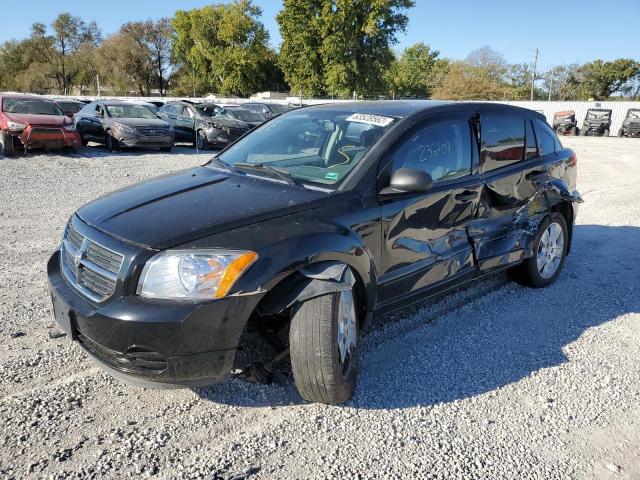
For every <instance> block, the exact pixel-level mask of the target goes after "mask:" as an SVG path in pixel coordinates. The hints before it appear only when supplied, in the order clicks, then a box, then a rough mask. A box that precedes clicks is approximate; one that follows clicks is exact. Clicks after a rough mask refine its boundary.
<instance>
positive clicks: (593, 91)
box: [570, 58, 640, 100]
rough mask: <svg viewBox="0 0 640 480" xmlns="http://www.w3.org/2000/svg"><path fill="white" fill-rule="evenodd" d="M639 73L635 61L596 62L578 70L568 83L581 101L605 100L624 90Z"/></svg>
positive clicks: (638, 64) (638, 66)
mask: <svg viewBox="0 0 640 480" xmlns="http://www.w3.org/2000/svg"><path fill="white" fill-rule="evenodd" d="M639 72H640V63H638V62H636V61H635V60H631V59H625V58H619V59H617V60H613V61H610V62H603V61H602V60H596V61H594V62H590V63H585V64H584V65H582V66H581V67H580V68H578V69H577V71H576V72H575V74H574V75H572V77H571V80H570V82H571V83H572V85H573V86H574V87H575V88H576V89H577V91H578V92H579V96H580V97H581V98H582V99H584V100H587V99H589V98H593V99H594V100H606V99H607V98H609V97H610V96H611V95H612V94H614V93H619V92H622V91H623V90H625V88H627V86H628V84H629V83H630V82H632V81H633V79H634V78H635V77H636V76H637V75H638V74H639Z"/></svg>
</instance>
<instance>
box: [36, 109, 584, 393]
mask: <svg viewBox="0 0 640 480" xmlns="http://www.w3.org/2000/svg"><path fill="white" fill-rule="evenodd" d="M576 181H577V159H576V155H575V153H574V152H573V151H572V150H570V149H568V148H564V147H563V146H562V144H561V143H560V141H559V140H558V138H557V136H556V134H555V133H554V132H553V130H552V129H551V127H549V125H548V124H547V123H546V121H545V120H544V117H543V116H541V115H538V114H536V113H534V112H532V111H531V110H527V109H523V108H517V107H513V106H509V105H499V104H489V103H480V102H478V103H453V102H435V101H378V102H353V103H343V104H327V105H321V106H314V107H308V108H304V109H300V110H294V111H291V112H288V113H286V114H284V115H281V116H279V117H277V118H274V119H272V120H270V121H269V125H268V128H266V127H264V128H259V129H257V130H256V131H254V132H252V133H249V134H248V135H246V136H245V137H243V138H242V139H240V140H238V141H237V142H236V143H234V145H233V146H231V147H230V148H227V149H226V150H225V151H223V152H222V153H221V154H219V155H218V156H217V157H216V158H215V159H213V160H212V161H211V162H210V163H209V164H207V165H205V166H201V167H197V168H193V169H191V170H188V171H184V172H179V173H176V174H174V175H165V176H162V177H159V178H156V179H152V180H149V181H147V182H144V183H141V184H138V185H134V186H132V187H130V188H128V189H124V190H119V191H118V192H114V193H112V194H110V195H107V196H104V197H102V198H100V199H98V200H95V201H93V202H91V203H89V204H88V205H85V206H84V207H82V208H80V209H79V210H78V211H77V212H76V213H75V214H74V215H72V217H71V218H70V220H69V222H68V224H67V226H66V228H65V232H64V236H63V239H62V244H61V247H60V249H59V250H58V251H56V252H55V253H54V254H53V255H52V257H51V258H50V260H49V263H48V267H47V271H48V277H49V286H50V289H51V293H52V298H53V311H54V313H55V318H56V321H57V322H58V324H59V325H60V326H61V328H62V329H63V330H64V331H65V332H66V333H67V335H68V337H69V339H71V340H74V341H77V342H78V344H79V345H80V346H81V347H82V348H84V349H85V350H86V351H87V352H88V353H89V354H90V355H91V356H92V357H93V358H94V359H95V360H96V361H97V362H98V363H99V364H101V365H102V366H103V367H104V368H105V369H107V370H108V371H109V372H111V373H112V374H114V375H116V376H117V377H119V378H121V379H124V380H126V381H129V382H133V383H138V384H141V385H146V386H170V385H173V386H175V385H178V386H180V385H182V386H201V385H208V384H210V383H212V382H214V381H216V380H219V379H221V378H224V377H225V376H228V375H229V374H230V372H231V370H232V367H233V365H234V357H235V352H236V349H237V348H238V346H239V344H240V341H241V338H242V334H243V332H244V331H245V330H246V329H247V328H252V329H253V330H254V331H256V332H265V333H264V334H265V337H267V338H270V339H271V340H272V343H273V345H276V347H275V348H277V352H278V353H277V354H276V355H275V356H274V357H273V358H271V359H265V361H266V362H268V364H267V365H268V366H269V367H270V368H271V370H270V369H269V368H266V367H264V364H261V363H256V364H252V366H251V367H250V368H248V369H246V370H245V373H244V374H245V375H246V376H247V377H248V378H251V379H255V380H258V381H263V382H267V381H268V380H269V375H270V372H271V373H272V372H273V365H274V362H276V361H278V360H283V359H286V357H287V354H290V361H291V367H292V371H293V378H294V381H295V384H296V386H297V388H298V391H299V392H300V394H301V396H302V397H303V398H305V399H307V400H309V401H313V402H322V403H329V404H337V403H342V402H345V401H347V400H348V399H349V397H350V396H351V395H352V393H353V391H354V389H355V385H356V379H357V375H358V359H359V353H360V352H359V346H360V331H361V329H362V327H363V325H364V324H365V323H366V321H368V320H370V319H371V318H373V317H374V315H378V314H384V313H386V312H389V311H392V310H394V309H398V308H404V307H406V306H408V305H411V304H414V303H416V302H420V301H423V300H424V299H425V298H429V297H431V296H433V295H436V294H440V293H442V292H445V291H447V290H450V289H452V288H455V287H458V286H460V285H461V284H465V283H468V282H470V281H472V280H479V279H482V278H485V277H486V276H487V275H490V274H493V273H495V272H498V271H502V270H506V269H512V270H513V273H514V276H515V278H516V279H517V280H518V281H520V282H521V283H523V284H525V285H529V286H532V287H536V288H540V287H546V286H548V285H551V284H552V283H553V282H554V281H555V280H556V279H557V278H558V276H559V275H560V272H561V271H562V267H563V265H564V263H565V257H566V255H567V254H568V253H569V251H570V247H571V241H572V236H573V231H574V229H573V226H574V220H575V218H576V214H577V208H578V205H577V204H578V203H580V202H581V201H582V199H581V197H580V195H579V194H578V193H577V192H576V190H575V188H576ZM541 298H544V297H541ZM541 301H543V300H541ZM513 328H514V329H521V328H523V327H522V325H521V324H519V323H518V318H517V316H514V318H513ZM287 331H288V341H285V342H281V341H280V340H276V339H277V338H280V337H278V335H277V334H275V333H274V334H273V335H269V332H271V333H273V332H276V333H277V332H280V333H282V334H283V338H287V335H286V334H285V332H287ZM260 365H262V367H260ZM396 374H397V375H402V372H401V371H399V372H397V373H396ZM426 374H427V375H428V372H426ZM373 394H375V392H373Z"/></svg>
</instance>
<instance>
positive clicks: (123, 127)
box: [114, 123, 136, 133]
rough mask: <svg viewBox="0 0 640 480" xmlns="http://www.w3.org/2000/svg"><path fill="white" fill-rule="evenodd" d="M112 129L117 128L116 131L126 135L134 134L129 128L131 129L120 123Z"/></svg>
mask: <svg viewBox="0 0 640 480" xmlns="http://www.w3.org/2000/svg"><path fill="white" fill-rule="evenodd" d="M114 128H117V129H118V130H120V131H121V132H126V133H136V131H135V130H134V129H133V128H131V127H127V126H126V125H122V124H121V123H116V124H115V125H114Z"/></svg>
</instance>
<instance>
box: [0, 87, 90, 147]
mask: <svg viewBox="0 0 640 480" xmlns="http://www.w3.org/2000/svg"><path fill="white" fill-rule="evenodd" d="M80 145H81V141H80V135H78V132H76V127H75V125H74V124H73V120H72V119H71V118H69V117H67V116H65V115H64V114H63V113H62V110H60V107H58V105H56V103H55V102H53V101H51V100H47V99H44V98H40V97H31V96H26V95H2V96H0V152H1V153H2V154H3V155H4V156H5V157H10V156H12V155H13V154H14V152H15V149H16V148H17V147H20V146H22V147H23V148H24V149H25V150H26V149H30V148H46V149H53V148H65V147H79V146H80Z"/></svg>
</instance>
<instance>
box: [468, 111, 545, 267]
mask: <svg viewBox="0 0 640 480" xmlns="http://www.w3.org/2000/svg"><path fill="white" fill-rule="evenodd" d="M480 131H481V135H480V139H481V141H480V171H481V173H482V176H483V189H482V196H481V199H480V203H479V205H478V216H477V218H476V219H475V220H474V221H473V222H472V223H471V224H470V227H469V236H470V238H471V240H472V242H473V244H474V250H475V255H476V259H477V262H478V267H479V269H480V270H481V271H488V270H492V269H495V268H501V267H504V266H506V265H510V264H512V263H514V262H518V261H520V260H522V259H523V258H525V257H526V256H527V255H528V252H527V248H528V246H529V243H530V239H531V238H530V237H531V234H532V232H531V231H530V229H528V228H527V227H528V223H527V219H528V218H529V217H530V216H532V215H535V214H537V213H539V211H540V210H544V208H545V205H546V204H545V202H544V198H543V197H542V196H541V195H540V192H541V191H542V185H544V184H545V182H546V181H547V180H548V179H549V173H548V170H547V167H546V165H545V163H546V160H548V159H547V158H546V157H545V156H542V157H540V156H539V155H538V148H537V143H536V138H535V134H534V131H533V127H532V122H531V120H530V119H525V118H524V116H518V115H517V114H516V115H514V114H512V113H504V112H486V113H483V114H482V115H481V116H480ZM551 154H552V155H553V151H552V152H551Z"/></svg>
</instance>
